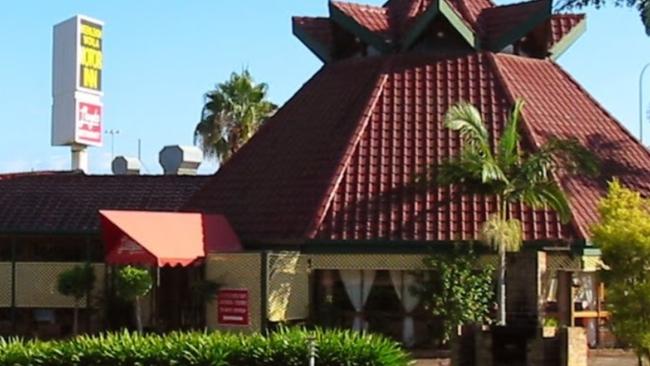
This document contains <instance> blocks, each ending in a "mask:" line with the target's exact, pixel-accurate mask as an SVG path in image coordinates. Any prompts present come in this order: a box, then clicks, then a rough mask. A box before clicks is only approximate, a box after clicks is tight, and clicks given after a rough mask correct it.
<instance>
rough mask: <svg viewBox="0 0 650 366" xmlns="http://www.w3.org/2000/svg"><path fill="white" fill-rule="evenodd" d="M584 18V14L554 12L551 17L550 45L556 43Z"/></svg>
mask: <svg viewBox="0 0 650 366" xmlns="http://www.w3.org/2000/svg"><path fill="white" fill-rule="evenodd" d="M584 19H585V15H584V14H556V15H553V16H552V17H551V45H554V44H557V43H558V42H560V40H562V38H564V36H566V35H567V34H569V32H571V30H572V29H573V28H574V27H575V26H577V25H578V24H579V23H580V22H582V21H583V20H584Z"/></svg>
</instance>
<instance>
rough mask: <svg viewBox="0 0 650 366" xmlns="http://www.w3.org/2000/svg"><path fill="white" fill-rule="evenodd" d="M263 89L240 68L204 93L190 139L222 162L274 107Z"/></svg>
mask: <svg viewBox="0 0 650 366" xmlns="http://www.w3.org/2000/svg"><path fill="white" fill-rule="evenodd" d="M267 90H268V86H267V84H265V83H259V84H257V83H255V81H254V80H253V77H252V76H251V74H250V73H249V72H248V70H244V71H242V73H241V74H237V73H232V74H231V75H230V79H229V80H227V81H226V82H224V83H220V84H218V85H217V87H216V89H214V90H211V91H209V92H207V93H206V94H205V96H204V99H205V104H204V106H203V110H202V111H201V121H199V123H198V124H197V125H196V128H195V130H194V142H195V143H196V144H198V145H200V146H201V149H202V150H203V152H204V153H205V154H206V156H208V157H213V158H216V159H217V160H218V161H219V162H220V163H223V162H225V161H226V160H228V159H229V158H230V157H231V156H232V154H234V153H235V152H236V151H237V150H238V149H239V148H240V147H241V146H242V145H244V144H245V143H246V142H247V141H248V140H249V139H250V138H251V137H252V136H253V134H254V133H255V132H256V131H257V129H258V128H259V127H260V126H261V125H262V123H263V122H264V121H265V120H266V118H268V117H269V116H270V115H271V114H273V113H274V112H275V110H276V108H277V106H276V105H275V104H273V103H271V102H269V101H268V100H267V99H266V98H267Z"/></svg>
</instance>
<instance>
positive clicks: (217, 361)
mask: <svg viewBox="0 0 650 366" xmlns="http://www.w3.org/2000/svg"><path fill="white" fill-rule="evenodd" d="M309 335H312V336H315V338H316V343H317V358H316V365H317V366H335V365H336V366H339V365H346V366H357V365H359V366H360V365H364V366H370V365H377V366H406V365H408V364H409V357H408V356H407V355H406V353H405V352H404V351H403V350H402V349H401V348H400V347H399V345H398V344H397V343H395V342H392V341H390V340H387V339H385V338H382V337H380V336H377V335H373V334H364V335H361V334H359V333H355V332H351V331H341V330H334V331H329V330H327V331H323V330H310V331H307V330H303V329H281V330H279V331H278V332H274V333H272V334H270V335H268V336H261V335H237V334H231V333H217V332H206V333H198V332H195V333H183V332H174V333H169V334H165V335H153V334H151V335H140V334H137V333H128V332H123V333H108V334H103V335H98V336H79V337H76V338H71V339H69V340H64V341H47V342H46V341H23V340H20V339H8V340H7V339H4V340H2V339H0V365H7V366H18V365H20V366H32V365H34V366H36V365H47V366H63V365H65V366H69V365H79V366H82V365H83V366H100V365H101V366H162V365H169V366H171V365H175V366H185V365H205V366H208V365H209V366H220V365H236V366H239V365H241V366H244V365H245V366H255V365H257V366H272V365H279V366H280V365H281V366H304V365H307V360H308V349H307V348H308V347H307V344H308V336H309Z"/></svg>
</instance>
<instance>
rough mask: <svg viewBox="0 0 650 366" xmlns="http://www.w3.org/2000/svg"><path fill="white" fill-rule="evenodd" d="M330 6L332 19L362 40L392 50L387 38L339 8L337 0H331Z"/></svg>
mask: <svg viewBox="0 0 650 366" xmlns="http://www.w3.org/2000/svg"><path fill="white" fill-rule="evenodd" d="M328 6H329V12H330V19H332V20H333V21H334V22H336V24H338V25H339V26H340V27H341V28H343V29H345V30H346V31H348V32H350V33H352V34H354V35H355V36H357V37H359V39H360V40H362V41H363V42H365V43H367V44H368V45H370V46H373V47H375V48H376V49H377V50H378V51H380V52H383V53H388V52H390V51H391V45H390V43H389V42H388V41H387V40H386V39H385V38H383V37H382V36H380V35H378V34H376V33H374V32H373V31H371V30H370V29H368V28H366V27H365V26H363V25H362V24H359V23H358V22H357V21H356V20H355V19H354V18H352V17H351V16H349V15H348V14H346V13H345V12H344V11H342V10H341V9H339V8H338V7H337V6H336V3H335V2H332V1H330V2H329V4H328Z"/></svg>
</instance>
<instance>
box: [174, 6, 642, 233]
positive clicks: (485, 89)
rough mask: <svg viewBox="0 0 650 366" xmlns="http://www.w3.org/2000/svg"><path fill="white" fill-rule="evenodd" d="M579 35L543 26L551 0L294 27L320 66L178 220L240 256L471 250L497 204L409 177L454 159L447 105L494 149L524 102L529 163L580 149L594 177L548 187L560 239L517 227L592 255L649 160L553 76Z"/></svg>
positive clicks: (552, 19)
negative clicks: (472, 109)
mask: <svg viewBox="0 0 650 366" xmlns="http://www.w3.org/2000/svg"><path fill="white" fill-rule="evenodd" d="M582 31H584V17H583V16H581V15H551V13H550V2H549V1H548V0H534V1H530V2H526V3H520V4H512V5H507V6H495V5H494V4H492V3H491V2H490V1H489V0H390V1H389V2H387V3H386V4H384V5H383V6H382V7H376V6H375V7H373V6H361V5H355V4H350V3H341V2H332V3H331V5H330V17H329V18H294V33H295V34H296V35H297V36H298V37H299V38H301V39H302V40H303V41H304V42H305V43H306V44H307V45H308V46H310V48H311V49H312V50H316V51H315V52H317V54H319V57H321V58H322V59H323V60H324V61H325V62H326V64H325V65H324V66H323V68H322V69H321V70H320V71H319V72H318V73H316V75H315V76H314V77H312V79H311V80H309V81H308V82H307V83H306V84H305V85H303V87H302V88H301V89H300V90H299V91H298V92H297V93H296V95H294V96H293V97H292V98H291V99H290V100H289V101H288V102H287V103H286V104H285V106H283V107H282V108H281V109H280V110H279V111H278V112H277V113H276V114H275V115H274V116H273V117H272V118H271V119H270V120H269V121H268V122H267V123H266V124H265V125H264V126H263V127H262V128H261V130H260V131H259V132H258V133H257V134H256V135H255V136H254V137H253V138H252V139H251V140H250V141H249V142H248V143H247V144H246V145H245V146H244V147H242V149H241V150H240V151H239V152H238V153H237V154H235V155H234V156H233V157H232V159H231V160H230V161H229V162H228V163H226V164H225V165H224V166H223V167H222V168H221V169H220V170H219V171H218V172H217V174H216V175H215V176H214V177H213V178H212V179H211V180H210V181H209V182H208V183H207V184H206V185H205V186H204V187H203V188H202V189H201V190H200V191H198V192H197V193H196V194H195V195H194V196H193V197H192V198H191V199H190V201H189V202H188V204H187V205H186V206H185V207H184V209H187V210H196V209H198V210H201V211H205V212H210V213H221V214H224V215H226V217H228V219H229V220H230V222H231V223H232V225H233V227H234V228H235V230H236V231H237V232H238V234H239V235H240V237H241V238H242V239H243V242H244V243H245V244H246V243H250V242H254V241H258V242H260V243H264V244H271V243H293V244H300V243H304V242H305V241H309V240H316V241H332V240H341V241H345V242H349V241H359V240H363V241H366V240H370V241H384V242H388V243H391V242H399V241H415V242H440V241H453V240H473V239H476V236H477V231H478V228H479V226H480V225H481V223H482V222H484V221H485V220H486V218H487V217H488V215H489V214H491V213H493V212H494V211H495V210H496V202H495V199H494V197H486V196H481V195H468V194H463V193H462V192H460V191H459V189H458V187H453V186H452V187H440V188H435V189H428V190H426V189H424V188H423V187H417V186H415V185H414V181H415V177H417V176H418V175H420V174H422V173H423V172H425V171H426V169H428V168H429V167H431V166H433V165H436V164H438V163H440V162H441V161H444V160H447V159H449V158H450V157H451V156H454V155H456V154H457V153H458V152H459V151H460V149H461V145H462V143H461V139H460V137H459V136H458V134H457V133H454V132H452V131H450V130H448V129H446V128H444V126H443V124H442V120H443V116H444V113H445V112H446V111H447V110H448V109H449V108H450V107H451V106H452V105H454V104H456V103H458V102H460V101H468V102H470V103H472V104H473V105H475V106H477V107H478V108H479V110H480V111H481V113H482V115H483V117H484V120H485V122H486V125H487V127H488V130H489V132H490V133H491V136H498V135H499V133H500V132H501V130H502V129H503V127H504V124H505V121H506V120H507V116H508V114H509V112H510V109H511V107H512V106H513V105H514V102H515V100H516V99H517V98H523V99H524V100H525V101H526V102H527V104H526V107H525V109H524V111H523V116H522V119H523V121H522V127H521V128H522V133H523V141H522V147H523V148H524V149H527V150H529V151H532V150H535V149H537V148H539V147H540V146H541V145H542V144H544V142H545V141H547V140H548V139H549V138H550V137H552V136H555V137H575V138H577V139H578V140H580V142H581V143H582V144H584V145H585V146H587V147H588V148H590V149H591V150H592V151H593V152H594V153H596V154H597V155H598V156H599V157H600V158H601V160H602V161H603V162H604V164H603V175H602V176H601V177H599V178H598V179H587V178H586V177H569V176H565V175H558V176H557V177H556V178H557V179H558V183H560V184H561V185H562V187H563V188H564V189H565V191H566V192H567V193H568V196H569V200H570V204H571V208H572V214H573V217H572V221H571V222H570V223H569V224H562V223H560V221H559V219H558V217H557V215H556V213H554V212H552V211H548V210H532V209H530V208H528V207H524V206H523V205H518V206H515V207H511V216H512V217H515V218H518V219H519V220H520V221H521V222H522V224H523V229H524V238H525V239H526V240H528V241H550V242H552V243H557V242H558V241H571V242H573V241H575V240H582V241H584V240H587V239H588V238H589V226H590V225H591V224H592V223H593V222H594V221H595V220H596V219H597V217H596V212H597V210H596V204H597V201H598V198H599V197H600V196H601V195H602V194H604V193H605V190H606V182H607V180H608V179H609V178H611V177H612V176H617V177H619V178H620V179H621V181H622V182H623V183H624V184H626V185H628V186H629V187H631V188H633V189H636V190H639V191H640V192H642V193H643V194H645V195H650V152H648V150H647V149H646V148H644V147H643V146H641V144H640V143H639V142H638V141H637V140H636V139H635V138H634V137H633V136H632V135H630V134H629V133H628V132H627V131H626V130H625V129H624V128H623V127H622V126H621V125H620V124H619V123H618V122H617V121H616V120H614V119H613V118H612V117H611V116H610V115H609V114H608V113H607V112H606V111H605V110H604V109H603V108H602V107H601V106H600V105H599V104H598V103H597V102H596V101H595V100H594V99H593V98H591V96H589V95H588V94H587V92H585V91H584V90H583V89H582V88H580V86H579V85H578V84H577V83H576V82H575V81H574V80H572V79H571V78H570V76H569V75H567V74H566V73H565V72H564V71H563V70H562V69H561V68H560V67H559V66H558V65H557V64H556V63H555V62H554V61H553V59H554V58H556V57H557V56H559V55H560V54H561V53H562V52H563V51H564V50H566V48H567V47H568V46H569V45H570V44H571V42H572V40H574V39H575V38H576V37H577V35H579V34H580V33H581V32H582ZM493 138H496V137H493ZM495 142H496V141H495Z"/></svg>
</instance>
